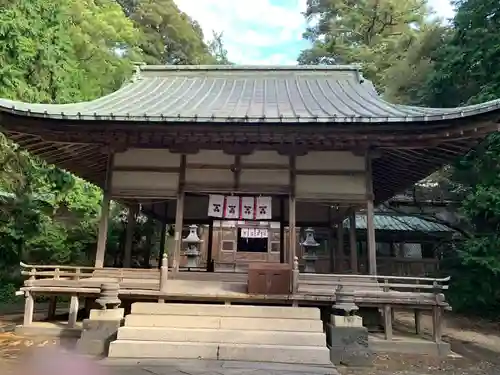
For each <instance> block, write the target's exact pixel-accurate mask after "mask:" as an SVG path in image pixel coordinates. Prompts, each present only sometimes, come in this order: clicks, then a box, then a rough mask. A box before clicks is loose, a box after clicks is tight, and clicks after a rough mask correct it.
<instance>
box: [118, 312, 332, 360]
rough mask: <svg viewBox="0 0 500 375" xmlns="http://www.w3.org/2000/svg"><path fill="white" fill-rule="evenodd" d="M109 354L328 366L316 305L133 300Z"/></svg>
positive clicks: (327, 351) (134, 356)
mask: <svg viewBox="0 0 500 375" xmlns="http://www.w3.org/2000/svg"><path fill="white" fill-rule="evenodd" d="M109 357H110V358H143V359H144V358H158V359H159V358H179V359H212V360H214V359H217V360H235V361H259V362H275V363H299V364H315V365H331V362H330V354H329V350H328V348H327V347H326V338H325V334H324V333H323V324H322V322H321V319H320V311H319V309H317V308H304V307H273V306H238V305H203V304H170V303H142V302H138V303H134V304H133V305H132V312H131V314H130V315H127V316H126V318H125V325H124V326H123V327H121V328H120V329H119V330H118V337H117V340H116V341H114V342H112V343H111V345H110V348H109Z"/></svg>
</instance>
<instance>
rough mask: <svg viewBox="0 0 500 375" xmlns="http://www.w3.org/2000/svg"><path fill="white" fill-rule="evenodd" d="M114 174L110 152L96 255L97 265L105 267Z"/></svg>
mask: <svg viewBox="0 0 500 375" xmlns="http://www.w3.org/2000/svg"><path fill="white" fill-rule="evenodd" d="M112 174H113V153H109V154H108V161H107V165H106V179H105V181H104V190H103V195H102V204H101V217H100V219H99V232H98V234H97V251H96V255H95V267H96V268H102V267H104V257H105V255H106V242H107V240H108V221H109V204H110V202H111V189H112V188H111V178H112Z"/></svg>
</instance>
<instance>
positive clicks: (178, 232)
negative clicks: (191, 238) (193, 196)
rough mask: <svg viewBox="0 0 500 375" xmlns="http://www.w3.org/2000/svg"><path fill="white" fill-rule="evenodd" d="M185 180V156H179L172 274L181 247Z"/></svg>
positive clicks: (175, 267)
mask: <svg viewBox="0 0 500 375" xmlns="http://www.w3.org/2000/svg"><path fill="white" fill-rule="evenodd" d="M185 180H186V155H184V154H183V155H181V161H180V171H179V187H178V191H177V206H176V210H175V228H174V229H175V234H174V241H175V248H174V260H173V263H172V267H173V269H174V274H175V273H178V272H179V267H180V260H181V247H182V227H183V218H184V197H185V193H184V185H185Z"/></svg>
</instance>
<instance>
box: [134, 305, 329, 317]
mask: <svg viewBox="0 0 500 375" xmlns="http://www.w3.org/2000/svg"><path fill="white" fill-rule="evenodd" d="M132 314H147V315H184V316H188V315H189V316H217V317H222V316H225V317H227V316H232V317H242V318H243V317H245V318H280V319H304V320H307V319H309V320H318V319H320V311H319V309H318V308H314V307H294V308H290V307H285V306H243V305H208V304H179V303H147V302H136V303H134V304H132Z"/></svg>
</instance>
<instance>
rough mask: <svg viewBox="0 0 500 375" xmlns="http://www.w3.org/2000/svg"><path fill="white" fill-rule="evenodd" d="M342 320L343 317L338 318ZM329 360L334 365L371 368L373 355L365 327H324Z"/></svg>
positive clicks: (329, 325)
mask: <svg viewBox="0 0 500 375" xmlns="http://www.w3.org/2000/svg"><path fill="white" fill-rule="evenodd" d="M339 318H341V319H343V318H344V317H339ZM326 332H327V343H328V347H329V348H330V359H331V361H332V363H333V364H334V365H344V366H371V365H372V364H373V353H372V351H371V349H370V348H369V346H368V330H367V329H366V328H365V327H355V326H344V327H342V326H335V325H334V324H331V323H328V324H327V325H326Z"/></svg>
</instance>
